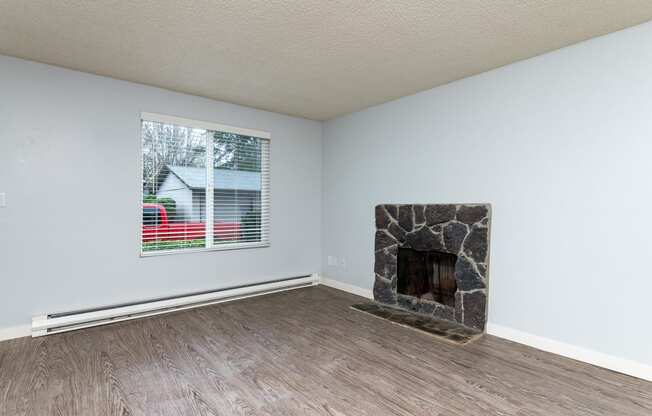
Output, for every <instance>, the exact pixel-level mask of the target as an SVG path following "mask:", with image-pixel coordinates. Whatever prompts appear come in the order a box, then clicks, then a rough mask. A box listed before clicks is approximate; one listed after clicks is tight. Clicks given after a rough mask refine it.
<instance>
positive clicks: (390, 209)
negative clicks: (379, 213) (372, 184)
mask: <svg viewBox="0 0 652 416" xmlns="http://www.w3.org/2000/svg"><path fill="white" fill-rule="evenodd" d="M383 206H384V207H385V210H386V211H387V213H388V214H389V215H390V216H391V217H392V218H393V219H394V221H398V207H397V206H396V205H389V204H385V205H383Z"/></svg>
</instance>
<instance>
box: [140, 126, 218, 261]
mask: <svg viewBox="0 0 652 416" xmlns="http://www.w3.org/2000/svg"><path fill="white" fill-rule="evenodd" d="M141 136H142V157H143V187H142V189H143V198H142V212H143V217H142V233H141V237H142V238H141V250H142V253H143V254H146V253H153V252H160V251H178V250H191V249H197V248H203V247H206V230H205V223H206V217H207V209H206V197H205V196H206V146H207V131H206V130H205V129H198V128H193V127H190V126H183V125H177V124H171V123H167V122H158V121H151V120H143V121H142V124H141Z"/></svg>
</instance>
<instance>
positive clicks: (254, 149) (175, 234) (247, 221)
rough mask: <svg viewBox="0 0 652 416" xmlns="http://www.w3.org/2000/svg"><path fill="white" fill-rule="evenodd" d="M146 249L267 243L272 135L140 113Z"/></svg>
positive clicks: (143, 250) (143, 248)
mask: <svg viewBox="0 0 652 416" xmlns="http://www.w3.org/2000/svg"><path fill="white" fill-rule="evenodd" d="M142 149H143V150H142V157H143V178H142V179H143V187H142V189H143V198H142V201H143V202H142V211H143V217H142V241H141V247H142V254H143V255H147V254H156V253H162V252H178V251H188V250H197V249H227V248H240V247H256V246H265V245H268V244H269V212H270V208H269V203H270V201H269V189H270V168H269V134H268V133H266V132H261V131H257V130H251V129H244V128H237V127H229V126H224V125H220V124H214V123H209V122H202V121H195V120H188V119H183V118H178V117H172V116H165V115H158V114H150V113H143V114H142Z"/></svg>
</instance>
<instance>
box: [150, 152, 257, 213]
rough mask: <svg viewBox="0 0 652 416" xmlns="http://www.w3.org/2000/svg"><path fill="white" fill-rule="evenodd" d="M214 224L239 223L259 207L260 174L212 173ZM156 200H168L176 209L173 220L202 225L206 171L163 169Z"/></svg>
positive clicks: (184, 167)
mask: <svg viewBox="0 0 652 416" xmlns="http://www.w3.org/2000/svg"><path fill="white" fill-rule="evenodd" d="M213 181H214V194H213V200H214V212H215V221H229V222H232V221H241V219H242V217H243V216H244V215H245V214H246V213H247V212H248V211H250V210H251V209H253V208H254V207H257V206H259V204H260V188H261V186H260V185H261V177H260V172H251V171H244V170H231V169H215V170H214V177H213ZM157 183H158V184H159V186H158V189H157V191H156V197H157V198H172V199H173V200H174V201H175V202H176V205H177V211H176V217H175V218H174V219H173V220H176V221H184V222H197V221H204V220H205V218H206V211H205V210H206V169H204V168H197V167H187V166H174V165H166V166H165V167H164V168H163V169H162V170H161V172H160V174H159V177H158V180H157Z"/></svg>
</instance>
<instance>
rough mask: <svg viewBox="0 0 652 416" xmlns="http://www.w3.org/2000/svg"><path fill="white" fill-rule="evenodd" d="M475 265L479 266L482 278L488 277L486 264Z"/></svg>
mask: <svg viewBox="0 0 652 416" xmlns="http://www.w3.org/2000/svg"><path fill="white" fill-rule="evenodd" d="M475 265H476V266H477V268H478V271H479V272H480V275H482V277H487V265H486V264H484V263H476V264H475Z"/></svg>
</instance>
